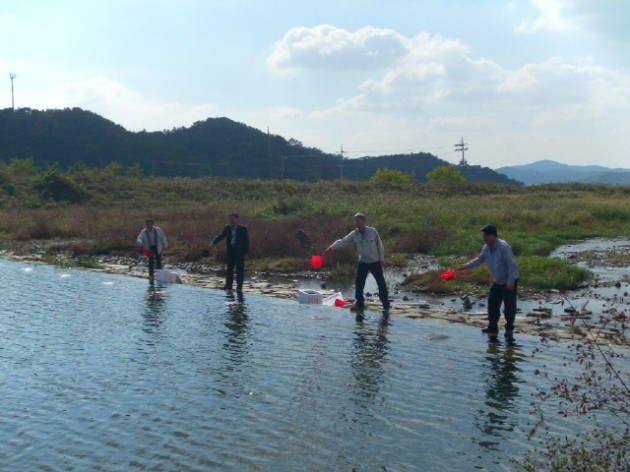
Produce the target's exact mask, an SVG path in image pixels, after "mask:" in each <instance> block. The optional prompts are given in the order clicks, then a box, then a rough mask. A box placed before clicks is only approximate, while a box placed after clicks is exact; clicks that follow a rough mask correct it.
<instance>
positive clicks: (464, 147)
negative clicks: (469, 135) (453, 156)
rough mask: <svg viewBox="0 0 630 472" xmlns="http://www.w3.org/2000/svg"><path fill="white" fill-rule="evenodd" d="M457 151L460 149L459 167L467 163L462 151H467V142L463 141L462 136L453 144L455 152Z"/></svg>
mask: <svg viewBox="0 0 630 472" xmlns="http://www.w3.org/2000/svg"><path fill="white" fill-rule="evenodd" d="M458 151H461V153H462V158H461V160H460V161H459V165H460V167H466V166H467V165H468V162H466V157H465V156H464V152H465V151H468V143H465V142H464V138H463V137H462V140H461V141H460V142H459V143H457V144H456V145H455V152H458Z"/></svg>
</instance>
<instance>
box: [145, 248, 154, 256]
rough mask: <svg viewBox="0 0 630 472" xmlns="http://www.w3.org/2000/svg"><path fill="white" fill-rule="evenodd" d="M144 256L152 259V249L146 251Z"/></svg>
mask: <svg viewBox="0 0 630 472" xmlns="http://www.w3.org/2000/svg"><path fill="white" fill-rule="evenodd" d="M144 255H145V256H147V257H151V256H152V255H153V251H152V250H151V249H145V250H144Z"/></svg>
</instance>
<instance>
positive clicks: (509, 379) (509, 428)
mask: <svg viewBox="0 0 630 472" xmlns="http://www.w3.org/2000/svg"><path fill="white" fill-rule="evenodd" d="M485 360H486V363H485V365H484V366H483V378H484V382H485V384H486V400H485V409H483V410H481V411H479V415H478V416H477V422H478V425H477V427H478V428H479V430H480V431H481V433H483V434H482V440H481V441H480V444H481V445H482V446H484V447H487V448H491V449H495V450H498V449H499V446H500V444H501V442H502V441H505V440H507V439H509V437H510V436H509V435H510V433H512V432H513V431H514V430H515V429H516V428H517V427H518V422H519V420H520V419H519V417H518V408H522V404H520V406H519V403H520V402H519V401H518V400H519V391H520V390H519V384H521V383H522V382H523V380H522V379H521V378H520V375H521V370H520V368H519V367H518V363H520V362H521V361H523V360H524V356H523V354H522V353H521V348H520V346H519V345H518V344H517V343H515V342H505V343H503V342H500V341H499V340H497V339H496V338H491V339H490V340H489V341H488V349H487V351H486V356H485Z"/></svg>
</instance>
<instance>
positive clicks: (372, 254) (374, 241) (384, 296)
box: [324, 213, 390, 314]
mask: <svg viewBox="0 0 630 472" xmlns="http://www.w3.org/2000/svg"><path fill="white" fill-rule="evenodd" d="M354 224H355V226H356V229H354V230H352V231H351V232H350V233H349V234H348V235H346V236H344V237H343V238H341V239H338V240H337V241H335V242H334V243H332V244H331V245H330V247H329V248H328V249H326V250H325V251H324V256H328V255H329V254H330V253H331V252H332V251H335V250H337V249H340V248H342V247H345V246H348V245H350V244H354V247H355V248H356V249H357V252H358V253H359V263H358V264H357V273H356V279H355V288H354V290H355V296H354V298H355V303H354V305H353V306H352V310H353V311H356V312H359V313H360V312H362V311H363V308H364V305H365V297H364V296H363V289H364V288H365V280H366V279H367V276H368V273H371V274H372V276H373V277H374V279H375V280H376V284H377V285H378V298H379V299H380V300H381V303H382V304H383V310H384V312H385V314H387V313H388V311H389V308H390V305H389V293H388V291H387V284H386V283H385V276H384V275H383V265H384V263H385V247H384V246H383V241H381V238H380V236H379V235H378V232H377V231H376V229H375V228H372V227H371V226H366V225H365V215H364V214H363V213H357V214H356V215H354Z"/></svg>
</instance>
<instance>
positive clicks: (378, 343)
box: [351, 316, 390, 407]
mask: <svg viewBox="0 0 630 472" xmlns="http://www.w3.org/2000/svg"><path fill="white" fill-rule="evenodd" d="M389 324H390V321H389V317H388V316H383V317H382V318H381V319H380V320H379V321H378V322H377V324H373V323H371V322H370V323H367V322H365V321H364V320H363V318H362V317H357V321H356V325H355V330H354V339H353V343H352V345H353V355H352V360H351V367H352V372H353V375H354V379H355V384H354V395H353V398H354V402H355V404H357V405H358V406H361V407H366V406H368V404H369V403H371V402H373V401H374V400H375V398H376V397H377V395H378V392H379V389H380V386H381V384H382V383H383V379H384V376H385V365H386V364H387V362H388V354H389V340H388V339H387V331H388V328H389Z"/></svg>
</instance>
